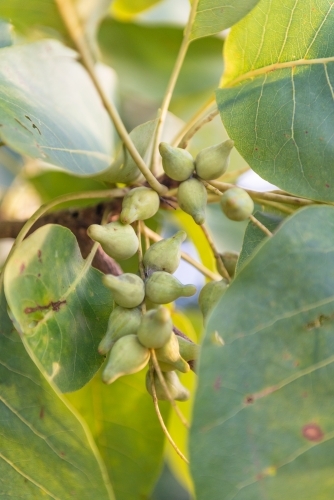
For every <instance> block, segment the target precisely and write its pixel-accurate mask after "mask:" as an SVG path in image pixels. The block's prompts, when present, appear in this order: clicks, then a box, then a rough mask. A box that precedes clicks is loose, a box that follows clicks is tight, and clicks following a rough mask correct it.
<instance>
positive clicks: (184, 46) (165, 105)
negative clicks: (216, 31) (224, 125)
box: [152, 0, 199, 172]
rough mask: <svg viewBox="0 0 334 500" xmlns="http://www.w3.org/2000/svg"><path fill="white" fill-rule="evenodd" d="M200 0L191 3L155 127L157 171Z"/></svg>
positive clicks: (154, 156) (153, 165)
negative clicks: (160, 144)
mask: <svg viewBox="0 0 334 500" xmlns="http://www.w3.org/2000/svg"><path fill="white" fill-rule="evenodd" d="M198 2H199V0H193V2H192V4H191V10H190V14H189V19H188V22H187V25H186V28H185V31H184V35H183V40H182V43H181V47H180V50H179V53H178V55H177V58H176V61H175V64H174V68H173V71H172V74H171V76H170V79H169V82H168V85H167V89H166V93H165V95H164V98H163V101H162V104H161V108H160V113H159V118H158V123H157V128H156V129H155V134H154V140H153V155H152V171H153V172H155V171H156V170H157V166H158V162H159V149H158V146H159V143H160V141H161V135H162V128H163V126H164V123H165V120H166V116H167V112H168V108H169V104H170V101H171V98H172V95H173V91H174V88H175V84H176V81H177V78H178V76H179V73H180V71H181V68H182V64H183V61H184V58H185V56H186V53H187V50H188V47H189V44H190V39H189V38H190V33H191V28H192V25H193V22H194V19H195V16H196V10H197V5H198Z"/></svg>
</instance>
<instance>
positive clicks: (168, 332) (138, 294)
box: [88, 140, 253, 401]
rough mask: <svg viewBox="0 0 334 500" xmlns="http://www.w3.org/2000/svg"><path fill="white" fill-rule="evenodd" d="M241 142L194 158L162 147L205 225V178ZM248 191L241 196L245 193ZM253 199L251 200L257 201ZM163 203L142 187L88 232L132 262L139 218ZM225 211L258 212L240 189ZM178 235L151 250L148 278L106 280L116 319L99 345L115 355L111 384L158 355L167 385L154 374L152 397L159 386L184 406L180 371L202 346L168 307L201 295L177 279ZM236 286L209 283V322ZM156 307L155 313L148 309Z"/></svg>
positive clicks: (224, 200)
mask: <svg viewBox="0 0 334 500" xmlns="http://www.w3.org/2000/svg"><path fill="white" fill-rule="evenodd" d="M232 148H233V141H230V140H228V141H225V142H223V143H221V144H219V145H217V146H212V147H211V148H206V149H205V150H203V151H201V152H200V153H199V154H198V155H197V157H196V159H195V160H194V159H193V157H192V156H191V154H190V153H189V152H188V151H186V150H184V149H181V148H174V147H172V146H169V145H168V144H166V143H161V144H160V147H159V149H160V154H161V156H162V164H163V168H164V171H165V173H166V175H168V176H169V177H170V178H171V179H173V180H177V181H180V185H179V187H178V195H177V199H178V203H179V206H180V208H181V209H182V210H184V211H185V212H186V213H188V214H190V215H191V216H192V217H193V219H194V221H195V222H196V223H197V224H203V223H204V220H205V207H206V203H207V191H206V188H205V186H204V185H203V183H202V181H201V179H202V180H212V179H216V178H218V177H220V176H221V175H222V174H223V173H224V172H225V171H226V170H227V167H228V163H229V156H230V152H231V149H232ZM239 191H240V192H239ZM249 200H250V202H251V203H249ZM159 206H160V198H159V195H158V194H157V193H156V192H155V191H154V190H153V189H151V188H148V187H144V186H141V187H135V188H133V189H131V190H130V191H129V192H128V193H127V194H126V195H125V196H124V198H123V202H122V210H121V213H120V215H119V220H118V221H115V222H111V223H109V224H106V225H98V224H93V225H91V226H90V227H89V228H88V235H89V236H90V237H91V238H92V239H93V240H94V241H96V242H99V243H100V245H101V247H102V249H103V250H104V251H105V253H106V254H107V255H109V256H110V257H112V258H113V259H115V260H117V261H121V260H125V259H128V258H130V257H132V256H133V255H134V254H135V253H136V252H137V251H138V249H139V239H138V236H137V234H136V232H135V230H134V228H133V227H132V225H131V224H132V223H134V222H136V221H144V220H146V219H149V218H150V217H153V216H154V215H155V214H156V212H157V211H158V209H159ZM221 206H222V209H223V211H224V212H225V213H226V215H227V216H228V217H230V218H231V219H233V220H244V219H245V218H246V217H249V215H250V214H251V213H252V211H253V202H252V200H251V199H250V198H249V196H248V194H247V193H246V192H245V191H244V190H242V189H240V188H231V189H229V190H228V191H226V192H225V193H224V195H223V196H222V197H221ZM186 236H187V235H186V233H185V232H184V231H178V232H177V233H176V234H174V235H173V236H172V237H171V238H166V239H163V240H161V241H158V242H156V243H154V244H153V245H151V246H150V247H149V248H148V249H147V250H146V252H145V254H144V255H143V258H142V264H143V270H144V273H143V275H142V277H140V276H139V275H137V274H133V273H124V274H122V275H120V276H113V275H105V276H103V284H104V285H105V286H106V287H108V288H109V289H110V290H111V291H112V295H113V300H114V309H113V311H112V312H111V314H110V318H109V322H108V327H107V332H106V334H105V336H104V337H103V339H102V340H101V342H100V344H99V348H98V350H99V352H100V354H102V355H108V360H107V362H106V365H105V367H104V370H103V373H102V379H103V381H104V382H105V383H107V384H110V383H112V382H114V381H115V380H117V379H118V378H119V377H121V376H123V375H129V374H132V373H136V372H138V371H140V370H142V369H143V368H144V367H145V366H146V365H147V364H148V362H149V359H150V357H151V354H152V350H154V352H155V356H156V359H157V361H158V363H159V367H160V370H161V372H162V374H163V378H164V382H165V386H167V388H168V391H169V395H167V394H166V391H165V388H164V387H163V384H162V383H161V379H160V378H159V376H158V375H159V374H157V373H156V372H154V373H153V380H152V377H151V375H150V372H148V373H147V377H146V387H147V390H148V392H149V393H150V394H151V395H152V394H153V391H152V381H153V383H154V387H155V392H156V395H157V397H158V399H161V400H166V399H169V397H172V399H175V400H178V401H185V400H187V399H188V398H189V392H188V390H187V389H186V388H185V387H183V386H182V384H181V382H180V380H179V378H178V376H177V373H176V370H177V371H179V372H183V373H186V372H188V371H189V370H190V366H189V363H188V362H189V361H195V360H196V359H197V358H198V355H199V346H198V345H197V344H194V343H192V342H191V341H188V340H186V339H185V338H183V337H181V336H179V335H176V334H175V333H174V331H173V322H172V318H171V313H170V309H169V308H168V307H165V305H166V304H169V303H171V302H173V301H175V300H176V299H178V298H179V297H191V296H193V295H194V294H195V293H196V287H195V286H194V285H189V284H188V285H183V284H182V283H180V281H179V280H178V279H176V278H175V277H174V276H173V273H174V272H175V271H176V269H177V268H178V266H179V264H180V259H181V244H182V242H183V241H184V240H185V238H186ZM227 286H228V283H227V282H226V281H225V280H223V279H222V280H220V281H216V282H215V281H213V282H210V283H207V284H206V285H205V286H204V287H203V288H202V290H201V293H200V296H199V305H200V309H201V311H202V314H203V317H204V319H205V318H206V317H207V316H208V314H209V312H210V311H211V309H212V307H213V306H214V305H215V304H216V303H217V302H218V300H219V299H220V297H221V296H222V294H223V293H225V290H226V288H227ZM147 307H150V309H149V310H146V309H147Z"/></svg>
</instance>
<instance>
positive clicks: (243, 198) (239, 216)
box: [220, 187, 254, 222]
mask: <svg viewBox="0 0 334 500" xmlns="http://www.w3.org/2000/svg"><path fill="white" fill-rule="evenodd" d="M220 206H221V209H222V211H223V212H224V214H225V215H226V217H228V218H229V219H231V220H234V221H238V222H239V221H243V220H246V219H248V217H249V216H250V215H252V213H253V210H254V202H253V200H252V198H251V197H250V196H249V194H248V193H247V192H246V191H245V190H244V189H242V188H239V187H234V188H231V189H228V190H227V191H225V193H224V194H223V196H222V197H221V198H220Z"/></svg>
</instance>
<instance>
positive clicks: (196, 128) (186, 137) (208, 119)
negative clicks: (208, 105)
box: [178, 109, 219, 149]
mask: <svg viewBox="0 0 334 500" xmlns="http://www.w3.org/2000/svg"><path fill="white" fill-rule="evenodd" d="M218 113H219V111H218V109H215V110H214V111H211V113H209V114H208V115H207V116H205V117H204V118H202V119H201V120H199V121H198V122H197V123H195V124H194V125H193V127H191V129H190V130H189V131H188V132H187V133H186V134H185V135H184V136H183V137H182V139H181V141H180V144H179V145H178V147H179V148H182V149H186V147H187V146H188V143H189V141H190V139H191V138H192V137H193V136H194V135H195V134H196V133H197V132H198V131H199V130H200V129H201V128H202V127H203V125H205V124H206V123H209V122H211V121H212V120H213V119H214V118H216V116H217V115H218Z"/></svg>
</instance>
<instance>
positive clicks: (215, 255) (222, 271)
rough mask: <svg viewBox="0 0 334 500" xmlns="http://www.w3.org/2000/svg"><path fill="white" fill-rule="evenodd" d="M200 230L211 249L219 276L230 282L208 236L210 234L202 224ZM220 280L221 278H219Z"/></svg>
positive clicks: (214, 246) (229, 277)
mask: <svg viewBox="0 0 334 500" xmlns="http://www.w3.org/2000/svg"><path fill="white" fill-rule="evenodd" d="M201 228H202V231H203V233H204V235H205V237H206V239H207V240H208V243H209V245H210V247H211V250H212V253H213V255H214V258H215V259H216V265H217V268H218V271H219V273H220V274H221V276H223V278H225V279H226V280H227V281H229V282H230V281H231V276H230V275H229V274H228V272H227V269H226V267H225V265H224V262H223V260H222V258H221V256H220V254H219V252H218V250H217V248H216V245H215V244H214V241H213V239H212V238H211V236H210V233H209V231H208V230H207V228H206V227H205V225H204V224H202V225H201ZM220 279H221V278H220Z"/></svg>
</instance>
